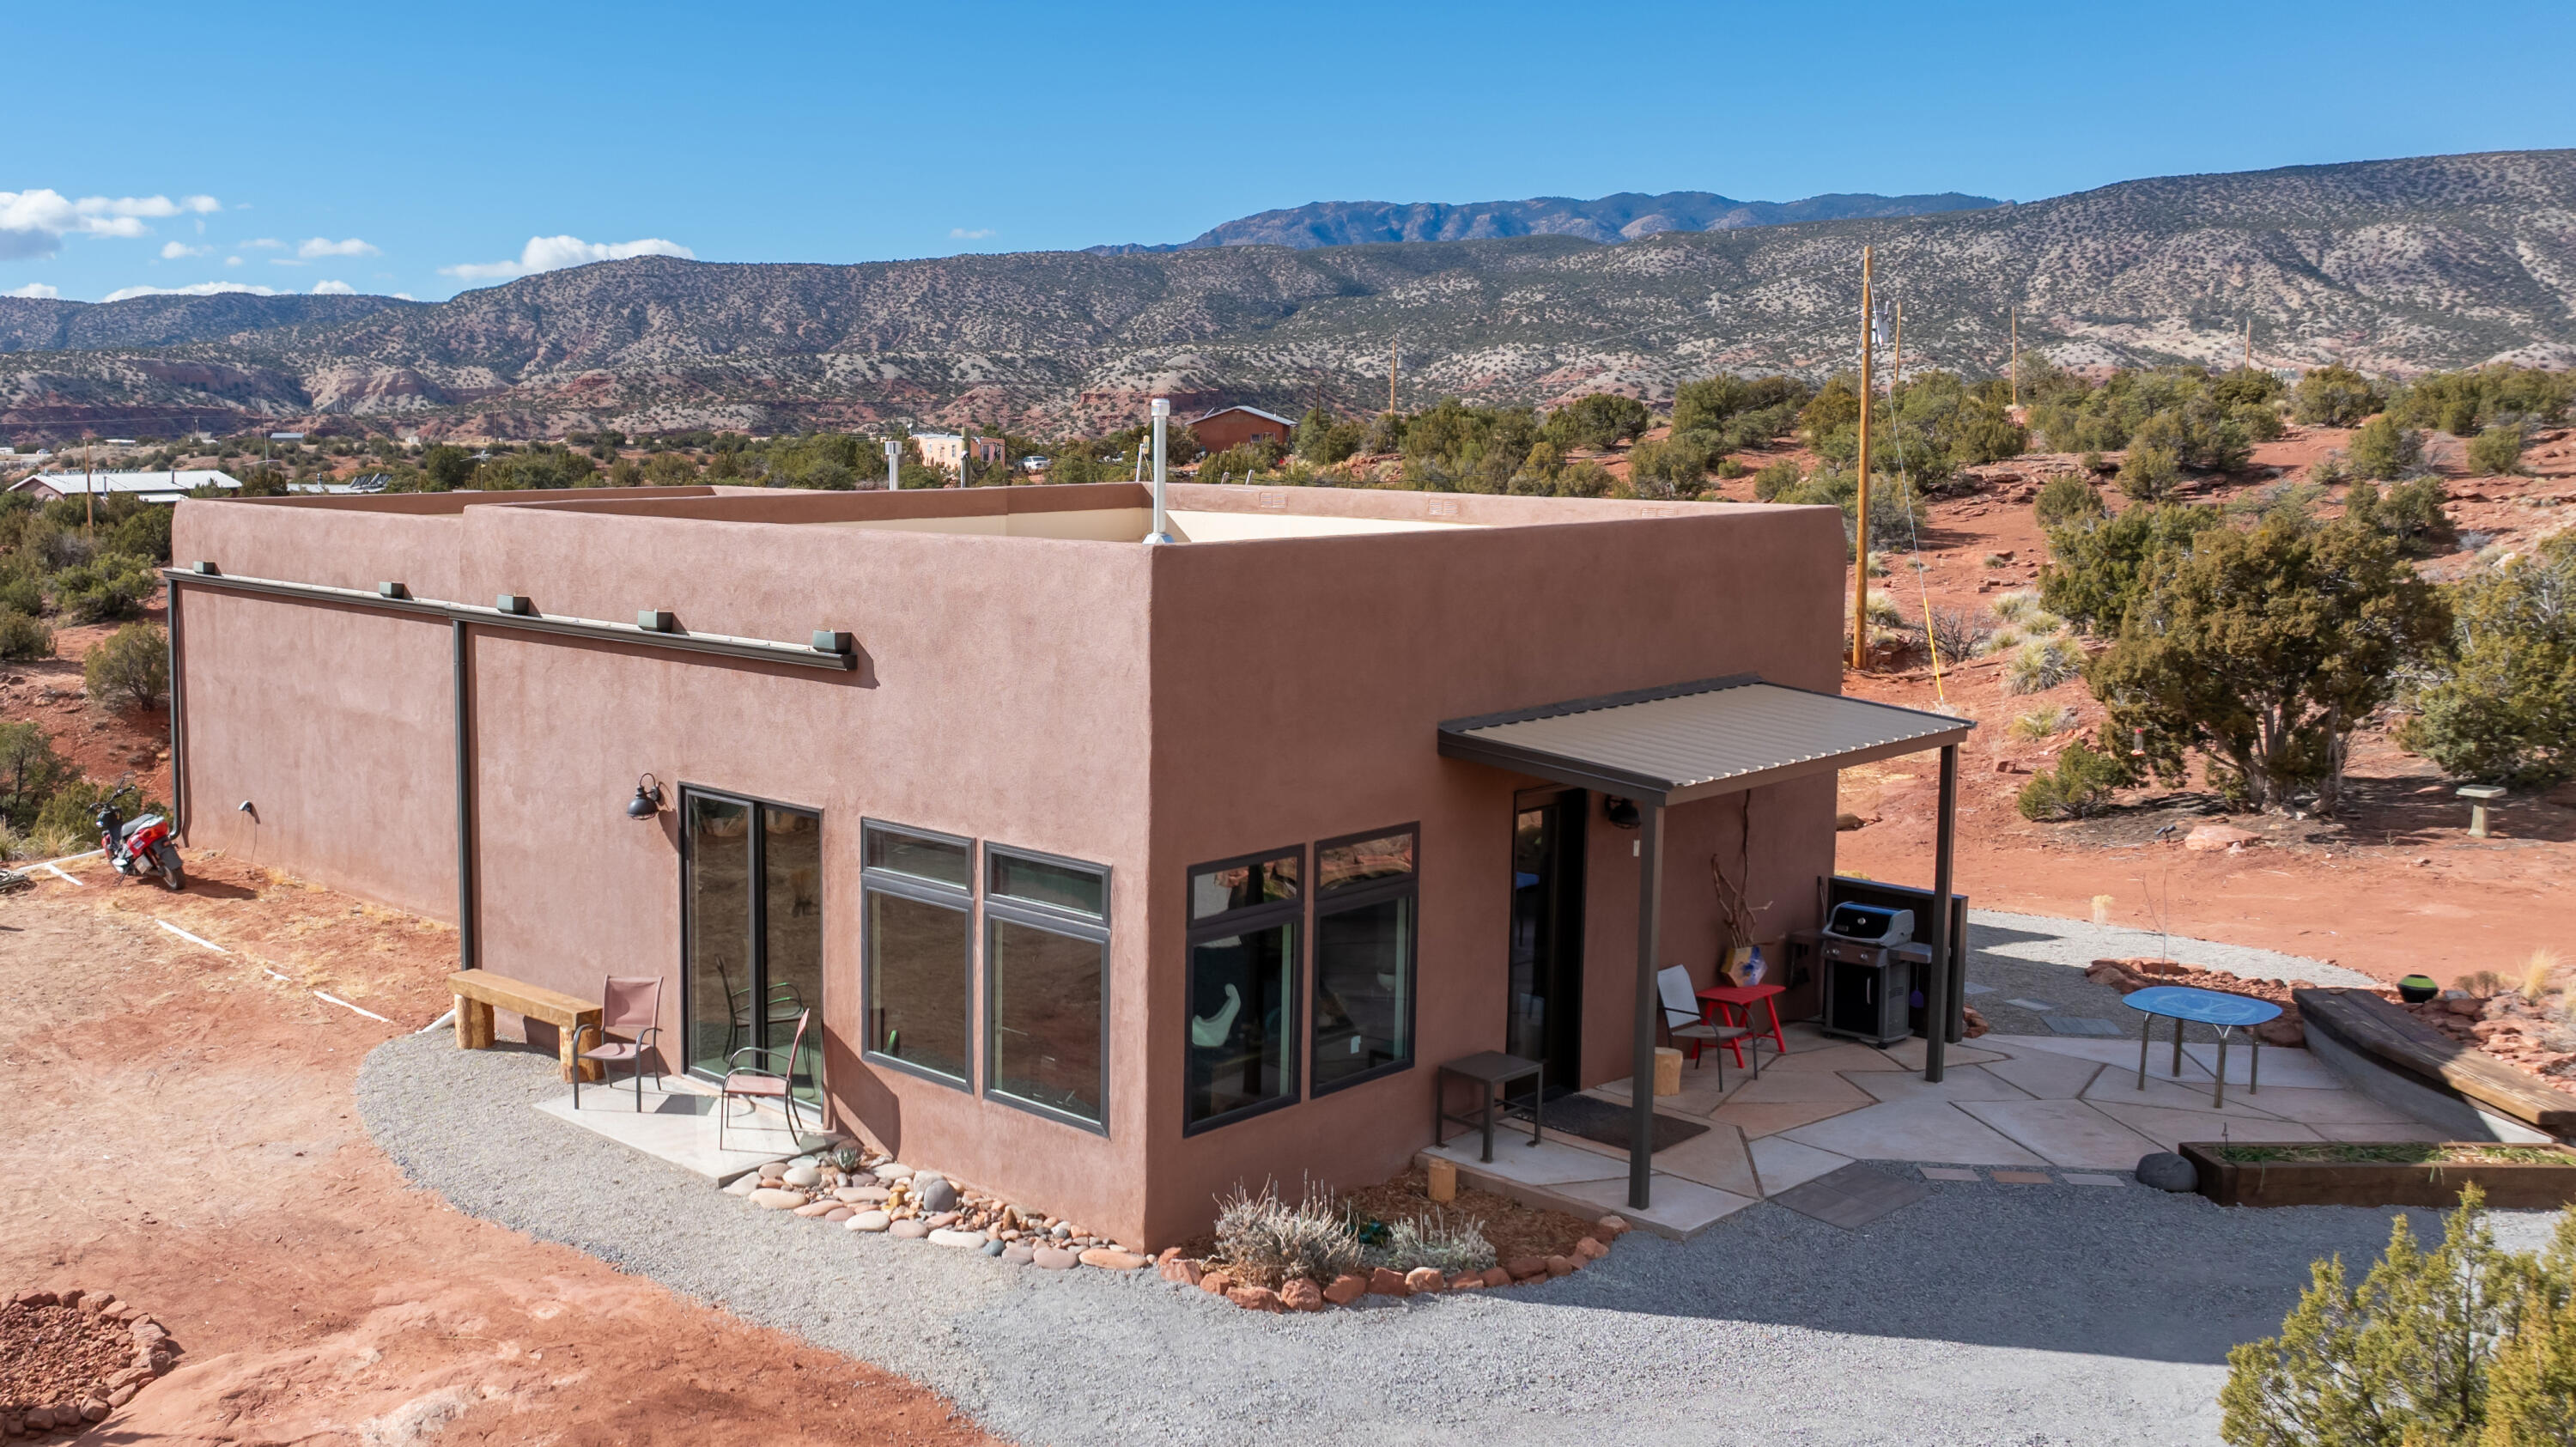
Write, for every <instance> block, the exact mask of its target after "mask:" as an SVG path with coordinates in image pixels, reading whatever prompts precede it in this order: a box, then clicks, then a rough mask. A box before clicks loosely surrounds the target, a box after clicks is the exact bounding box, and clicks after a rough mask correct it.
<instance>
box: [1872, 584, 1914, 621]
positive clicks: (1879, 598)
mask: <svg viewBox="0 0 2576 1447" xmlns="http://www.w3.org/2000/svg"><path fill="white" fill-rule="evenodd" d="M1869 621H1870V622H1872V623H1875V624H1877V625H1878V626H1879V627H1881V628H1901V627H1903V626H1904V625H1905V614H1904V612H1903V611H1902V610H1900V609H1899V608H1898V607H1897V606H1896V600H1895V599H1893V598H1890V597H1889V596H1887V595H1886V594H1885V593H1882V592H1879V591H1878V590H1877V589H1875V588H1873V589H1871V590H1870V594H1869Z"/></svg>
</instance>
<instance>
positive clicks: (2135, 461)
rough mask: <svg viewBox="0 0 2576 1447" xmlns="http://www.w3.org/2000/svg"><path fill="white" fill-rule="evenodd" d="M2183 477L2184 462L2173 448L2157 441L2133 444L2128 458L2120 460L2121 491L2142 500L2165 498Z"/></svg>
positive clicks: (2171, 493) (2150, 500)
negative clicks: (2177, 458)
mask: <svg viewBox="0 0 2576 1447" xmlns="http://www.w3.org/2000/svg"><path fill="white" fill-rule="evenodd" d="M2181 481H2182V464H2181V463H2180V462H2178V461H2176V460H2175V458H2174V455H2173V452H2172V451H2171V449H2169V448H2164V447H2158V446H2156V445H2154V444H2153V443H2142V444H2140V445H2138V446H2136V447H2132V448H2130V449H2129V459H2128V461H2126V462H2123V463H2121V464H2120V491H2122V492H2124V493H2127V494H2128V495H2129V496H2131V497H2133V498H2136V499H2137V500H2138V501H2140V502H2161V501H2163V500H2164V499H2166V498H2168V497H2170V496H2172V495H2173V490H2174V486H2175V484H2177V483H2179V482H2181Z"/></svg>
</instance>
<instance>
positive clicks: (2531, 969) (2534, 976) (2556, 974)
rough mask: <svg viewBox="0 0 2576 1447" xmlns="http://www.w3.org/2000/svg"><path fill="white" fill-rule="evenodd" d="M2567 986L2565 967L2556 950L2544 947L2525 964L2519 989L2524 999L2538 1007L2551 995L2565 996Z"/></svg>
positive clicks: (2533, 953) (2534, 952)
mask: <svg viewBox="0 0 2576 1447" xmlns="http://www.w3.org/2000/svg"><path fill="white" fill-rule="evenodd" d="M2565 986H2566V980H2565V967H2564V964H2563V962H2562V961H2561V960H2560V959H2559V957H2558V952H2557V951H2556V950H2553V949H2551V948H2549V947H2548V946H2546V945H2543V946H2541V947H2540V948H2539V949H2536V950H2533V951H2532V952H2531V958H2530V959H2528V960H2525V961H2524V962H2523V966H2522V984H2521V985H2520V987H2519V988H2520V990H2521V993H2522V997H2523V998H2524V999H2526V1000H2529V1001H2530V1002H2531V1003H2533V1004H2535V1005H2538V1004H2541V1003H2543V1002H2545V1001H2546V999H2547V998H2548V997H2549V996H2551V995H2563V994H2564V992H2565Z"/></svg>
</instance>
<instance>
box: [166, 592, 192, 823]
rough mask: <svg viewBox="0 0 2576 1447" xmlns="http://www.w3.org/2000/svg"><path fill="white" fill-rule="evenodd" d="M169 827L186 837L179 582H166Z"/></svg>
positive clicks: (185, 735)
mask: <svg viewBox="0 0 2576 1447" xmlns="http://www.w3.org/2000/svg"><path fill="white" fill-rule="evenodd" d="M169 644H170V831H171V832H172V833H174V834H176V835H178V836H179V837H180V838H181V839H186V838H187V837H188V784H187V780H188V713H187V705H186V694H187V676H186V675H185V674H184V673H182V672H181V671H180V667H179V585H178V584H177V583H175V582H174V583H172V584H171V585H170V637H169Z"/></svg>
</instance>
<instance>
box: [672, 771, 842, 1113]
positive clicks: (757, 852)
mask: <svg viewBox="0 0 2576 1447" xmlns="http://www.w3.org/2000/svg"><path fill="white" fill-rule="evenodd" d="M678 790H679V792H678V794H677V795H676V796H675V797H676V799H677V805H676V817H677V819H678V823H679V833H680V851H679V853H680V968H679V971H678V975H679V986H680V1029H681V1032H682V1034H681V1042H682V1043H681V1051H682V1055H683V1059H682V1061H681V1066H680V1073H681V1074H682V1075H686V1076H694V1077H696V1078H697V1079H700V1080H720V1079H722V1077H721V1076H715V1075H710V1074H708V1073H707V1072H706V1071H704V1070H700V1069H699V1068H698V1067H697V1066H695V1065H692V1064H689V1063H688V1061H687V1059H686V1058H685V1057H686V1053H687V1049H688V1046H687V1033H686V1032H687V1030H688V1015H689V983H690V975H691V974H692V972H693V971H692V966H691V965H690V963H689V941H690V940H691V939H692V938H694V936H693V935H692V934H691V933H690V927H691V926H692V925H693V924H694V923H695V921H694V920H693V919H692V918H691V915H692V914H693V913H694V911H693V910H692V909H691V908H690V906H689V896H690V894H691V892H692V891H691V890H690V888H689V866H690V862H691V856H692V855H693V854H694V853H695V852H696V850H695V848H694V847H693V846H692V845H691V843H690V840H689V800H690V799H691V798H692V797H696V798H702V799H718V800H722V801H723V802H725V803H728V804H741V805H744V806H745V807H747V808H749V809H750V811H751V818H750V820H749V821H748V822H749V827H750V849H749V859H748V861H747V863H746V866H745V868H746V877H745V885H744V891H743V893H744V896H745V904H746V905H747V910H746V913H747V915H748V917H749V921H750V931H749V933H750V938H751V940H752V941H753V942H754V943H755V944H756V946H757V952H756V953H753V954H750V955H747V956H746V957H745V959H744V965H745V967H746V968H747V969H748V970H749V972H750V975H751V978H749V979H747V980H745V981H744V982H743V985H744V988H746V989H748V990H750V991H751V992H752V997H753V999H754V1001H755V1006H754V1008H755V1009H758V1008H761V1007H760V1006H759V1005H758V1004H757V1003H756V1002H757V1001H759V1000H761V999H762V998H764V997H765V996H766V995H767V993H768V985H769V891H768V890H766V889H763V888H761V887H760V880H761V878H762V875H763V872H764V871H765V870H766V869H767V867H768V853H769V841H768V838H767V837H766V835H767V831H765V830H763V829H762V828H761V827H760V811H761V810H763V809H784V810H786V811H788V812H789V813H792V814H811V815H813V816H814V836H815V842H814V847H815V849H816V851H817V853H818V854H820V856H821V857H822V858H824V859H827V860H828V859H830V858H831V857H832V856H831V850H830V845H829V842H828V841H827V840H826V839H825V838H824V837H823V825H824V818H823V814H824V811H823V810H822V808H821V807H820V806H818V805H811V804H790V803H788V802H787V801H786V800H784V799H768V798H763V797H761V796H760V795H758V794H746V793H743V792H742V791H741V790H739V789H719V788H715V787H714V786H712V785H708V784H692V783H690V782H688V781H687V780H685V779H683V780H681V781H680V782H679V784H678ZM828 873H829V871H828V870H817V871H815V875H814V903H815V908H816V909H818V910H820V909H822V908H823V889H824V882H825V880H824V876H825V875H826V874H828ZM863 907H864V906H863ZM823 918H825V919H827V920H828V919H830V918H831V915H830V914H829V913H825V914H824V915H823ZM824 939H825V941H826V942H827V943H828V942H829V940H830V939H831V935H830V934H829V933H828V931H827V932H826V933H825V935H824ZM823 978H824V979H825V980H827V981H828V980H829V979H830V978H831V971H830V970H825V971H824V972H823ZM861 998H862V999H865V996H864V995H863V996H861ZM727 1005H728V1007H730V1005H731V1002H730V1001H728V1002H727ZM813 1010H814V1019H813V1022H812V1023H813V1030H814V1043H815V1046H816V1049H817V1051H818V1052H819V1051H820V1049H821V1048H822V1045H823V1043H824V1035H825V1028H824V1021H825V1017H824V1014H823V1002H822V1001H820V1000H817V1001H815V1002H814V1005H813ZM755 1019H757V1017H755ZM764 1033H766V1029H765V1027H763V1028H760V1029H755V1031H754V1035H755V1037H757V1036H758V1035H760V1034H764ZM750 1043H752V1044H754V1045H757V1044H760V1043H761V1042H760V1041H759V1039H757V1038H754V1039H753V1040H752V1041H751V1042H750ZM790 1043H791V1044H792V1043H793V1042H790ZM779 1048H780V1049H782V1050H783V1049H786V1048H787V1047H786V1046H784V1045H782V1046H780V1047H779ZM818 1058H819V1057H818ZM790 1064H791V1066H792V1065H793V1062H790ZM814 1081H815V1088H816V1089H817V1090H818V1091H822V1092H823V1093H824V1094H826V1095H828V1094H829V1093H830V1091H829V1087H828V1086H826V1085H825V1084H824V1081H823V1077H822V1076H821V1075H820V1074H819V1073H817V1074H816V1076H815V1077H814Z"/></svg>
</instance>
